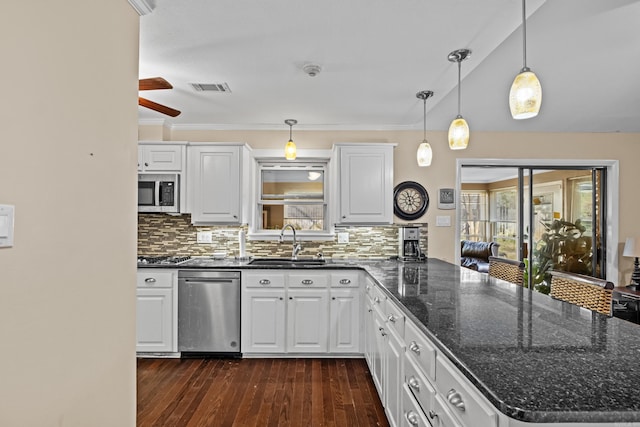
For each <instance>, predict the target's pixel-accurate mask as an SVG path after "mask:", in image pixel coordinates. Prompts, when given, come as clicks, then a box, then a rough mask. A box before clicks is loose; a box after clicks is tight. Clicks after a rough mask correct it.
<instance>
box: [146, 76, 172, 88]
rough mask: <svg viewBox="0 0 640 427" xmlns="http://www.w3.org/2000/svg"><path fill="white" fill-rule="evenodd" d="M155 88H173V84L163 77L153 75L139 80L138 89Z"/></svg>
mask: <svg viewBox="0 0 640 427" xmlns="http://www.w3.org/2000/svg"><path fill="white" fill-rule="evenodd" d="M154 89H173V86H171V83H169V82H168V81H166V80H165V79H163V78H162V77H152V78H149V79H140V80H139V81H138V90H154Z"/></svg>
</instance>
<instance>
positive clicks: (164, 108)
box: [138, 97, 180, 117]
mask: <svg viewBox="0 0 640 427" xmlns="http://www.w3.org/2000/svg"><path fill="white" fill-rule="evenodd" d="M138 105H142V106H143V107H147V108H150V109H152V110H154V111H157V112H158V113H162V114H166V115H167V116H171V117H176V116H179V115H180V111H178V110H174V109H173V108H170V107H167V106H166V105H162V104H158V103H156V102H153V101H149V100H148V99H145V98H141V97H138Z"/></svg>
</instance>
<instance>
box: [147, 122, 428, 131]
mask: <svg viewBox="0 0 640 427" xmlns="http://www.w3.org/2000/svg"><path fill="white" fill-rule="evenodd" d="M140 124H142V120H140ZM166 126H168V127H169V128H170V129H171V130H225V131H253V130H255V131H264V130H275V131H279V130H286V125H284V124H266V123H265V124H177V123H174V124H166ZM416 129H417V128H416V125H413V124H412V125H341V124H326V125H304V124H297V125H296V128H295V130H296V131H301V130H304V131H406V130H416Z"/></svg>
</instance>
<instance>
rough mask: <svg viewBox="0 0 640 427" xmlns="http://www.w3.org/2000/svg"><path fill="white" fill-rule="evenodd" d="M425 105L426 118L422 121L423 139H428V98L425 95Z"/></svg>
mask: <svg viewBox="0 0 640 427" xmlns="http://www.w3.org/2000/svg"><path fill="white" fill-rule="evenodd" d="M422 101H423V105H424V110H423V112H424V115H423V117H424V120H423V121H422V130H423V132H422V140H423V141H426V140H427V98H426V97H425V98H424V99H423V100H422Z"/></svg>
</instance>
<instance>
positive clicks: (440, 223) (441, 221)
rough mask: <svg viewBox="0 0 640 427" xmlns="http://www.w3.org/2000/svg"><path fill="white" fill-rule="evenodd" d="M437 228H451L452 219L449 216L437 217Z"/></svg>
mask: <svg viewBox="0 0 640 427" xmlns="http://www.w3.org/2000/svg"><path fill="white" fill-rule="evenodd" d="M436 227H451V217H450V216H449V215H438V216H436Z"/></svg>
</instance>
